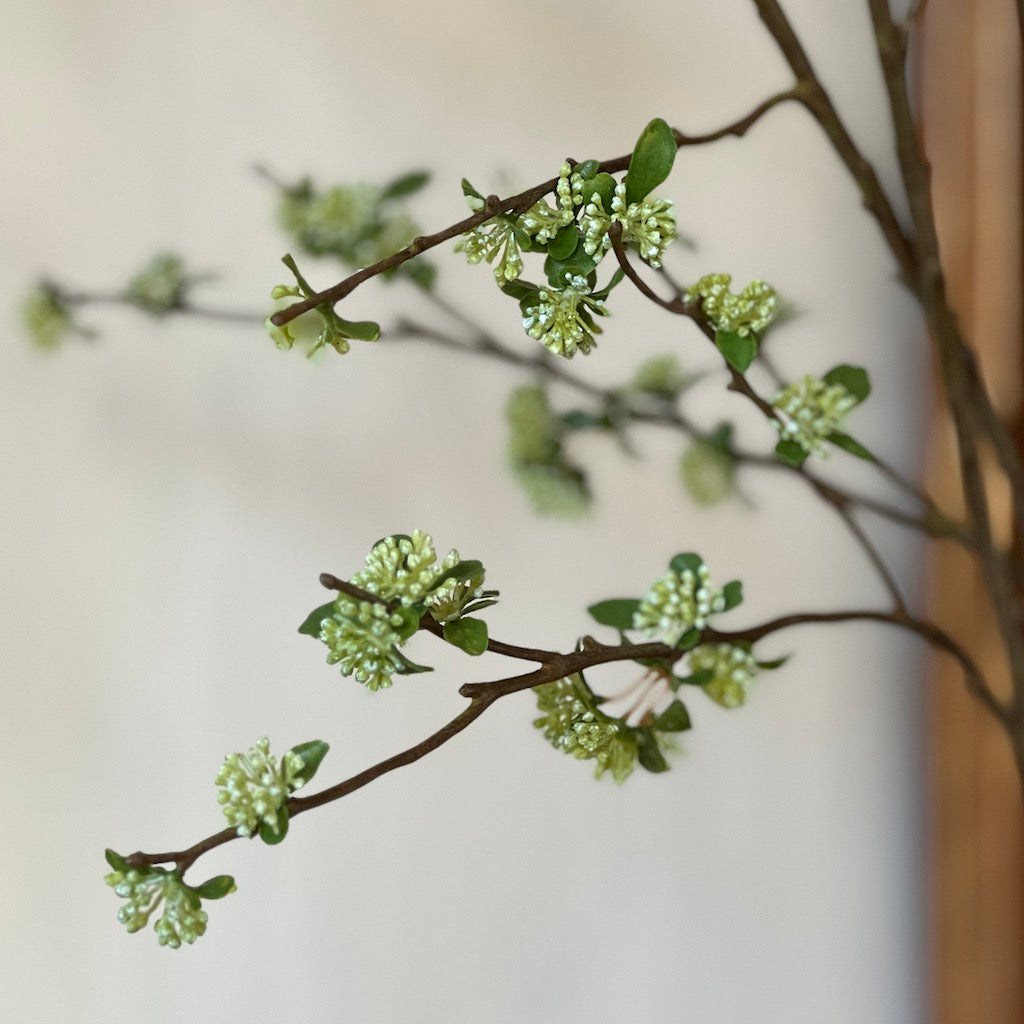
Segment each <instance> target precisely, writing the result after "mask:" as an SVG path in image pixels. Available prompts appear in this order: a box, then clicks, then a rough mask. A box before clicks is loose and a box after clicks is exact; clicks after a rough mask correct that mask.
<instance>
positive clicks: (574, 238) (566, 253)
mask: <svg viewBox="0 0 1024 1024" xmlns="http://www.w3.org/2000/svg"><path fill="white" fill-rule="evenodd" d="M582 239H583V235H582V234H580V229H579V228H578V227H576V225H575V224H566V225H565V227H564V228H560V229H559V230H558V233H557V234H556V235H555V237H554V238H552V239H551V241H550V242H548V253H549V254H550V255H551V256H553V257H554V258H555V259H556V260H565V259H568V258H569V257H570V256H571V255H572V254H573V253H574V252H575V251H576V246H577V245H579V243H580V242H581V241H582Z"/></svg>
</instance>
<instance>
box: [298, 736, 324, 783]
mask: <svg viewBox="0 0 1024 1024" xmlns="http://www.w3.org/2000/svg"><path fill="white" fill-rule="evenodd" d="M330 749H331V748H330V746H329V745H328V744H327V743H325V742H324V741H323V740H307V741H306V742H305V743H300V744H299V745H298V746H297V747H292V749H291V750H289V751H288V753H289V754H295V755H297V756H298V757H299V758H300V759H301V760H302V771H301V772H299V773H298V774H299V775H301V776H302V778H303V780H304V784H305V783H306V782H309V780H310V779H311V778H313V776H314V775H316V773H317V770H318V769H319V768H320V762H321V761H323V759H324V758H325V757H326V756H327V751H328V750H330Z"/></svg>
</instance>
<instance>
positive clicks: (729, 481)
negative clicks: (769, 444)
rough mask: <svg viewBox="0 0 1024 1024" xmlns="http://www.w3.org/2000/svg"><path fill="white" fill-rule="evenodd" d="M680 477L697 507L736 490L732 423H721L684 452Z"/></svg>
mask: <svg viewBox="0 0 1024 1024" xmlns="http://www.w3.org/2000/svg"><path fill="white" fill-rule="evenodd" d="M679 475H680V477H681V478H682V481H683V486H684V487H685V488H686V490H687V492H688V493H689V495H690V496H691V497H692V498H693V499H694V501H696V502H697V503H698V504H700V505H715V504H717V503H718V502H720V501H724V500H725V499H726V498H728V497H729V496H730V495H731V494H732V493H733V490H734V489H735V477H736V457H735V456H734V455H733V449H732V424H730V423H720V424H719V425H718V426H717V427H716V428H715V429H714V430H713V431H712V432H711V433H710V434H708V435H706V436H705V437H702V438H698V439H696V440H694V441H693V443H692V444H691V445H690V446H689V448H687V449H686V451H685V452H683V455H682V458H681V459H680V461H679Z"/></svg>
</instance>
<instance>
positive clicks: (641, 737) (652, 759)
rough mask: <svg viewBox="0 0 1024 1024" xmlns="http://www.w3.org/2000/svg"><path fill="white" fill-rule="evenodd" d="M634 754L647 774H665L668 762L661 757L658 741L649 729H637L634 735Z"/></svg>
mask: <svg viewBox="0 0 1024 1024" xmlns="http://www.w3.org/2000/svg"><path fill="white" fill-rule="evenodd" d="M636 752H637V757H638V758H639V761H640V763H641V764H642V765H643V766H644V767H645V768H646V769H647V770H648V771H649V772H667V771H668V762H667V761H666V760H665V758H664V757H663V756H662V753H661V749H660V748H659V747H658V741H657V739H656V738H655V736H654V733H653V732H651V730H650V729H638V730H637V734H636Z"/></svg>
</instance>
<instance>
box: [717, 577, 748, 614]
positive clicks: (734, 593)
mask: <svg viewBox="0 0 1024 1024" xmlns="http://www.w3.org/2000/svg"><path fill="white" fill-rule="evenodd" d="M722 597H724V598H725V608H724V609H722V610H723V611H729V610H730V609H732V608H735V607H736V606H737V605H738V604H742V602H743V584H742V583H741V582H740V581H739V580H730V581H729V582H728V583H726V585H725V586H724V587H722Z"/></svg>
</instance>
